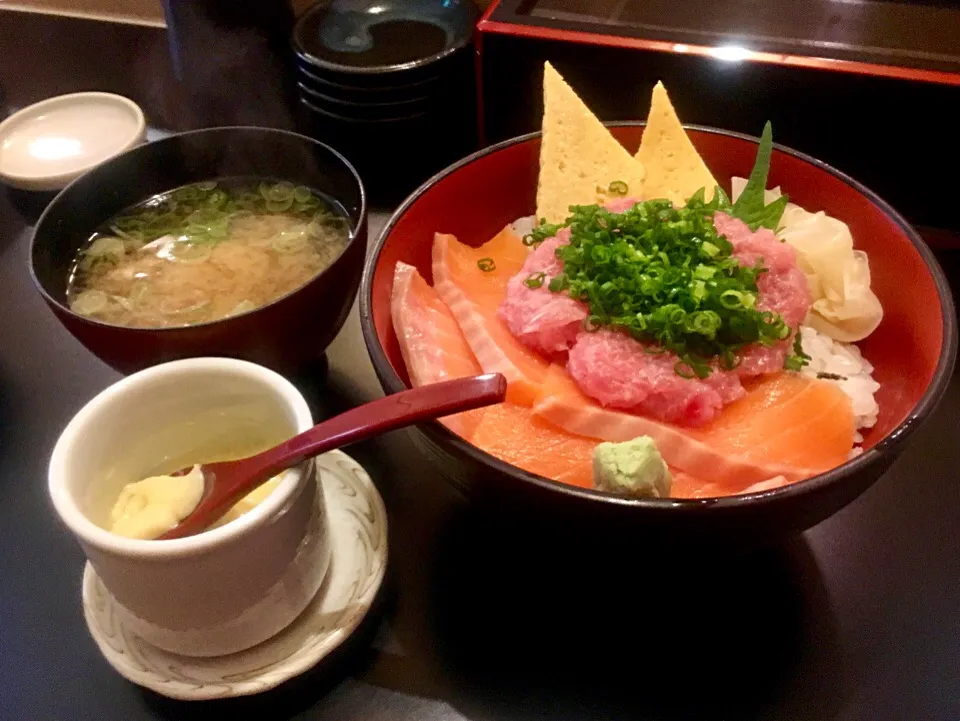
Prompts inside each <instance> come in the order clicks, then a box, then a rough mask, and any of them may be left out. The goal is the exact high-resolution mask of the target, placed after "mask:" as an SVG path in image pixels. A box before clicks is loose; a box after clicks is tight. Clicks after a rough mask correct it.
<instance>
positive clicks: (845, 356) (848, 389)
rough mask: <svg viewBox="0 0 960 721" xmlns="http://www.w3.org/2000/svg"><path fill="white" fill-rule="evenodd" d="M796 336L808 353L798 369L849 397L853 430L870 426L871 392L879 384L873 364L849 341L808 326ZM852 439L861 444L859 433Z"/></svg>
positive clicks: (874, 415) (872, 418)
mask: <svg viewBox="0 0 960 721" xmlns="http://www.w3.org/2000/svg"><path fill="white" fill-rule="evenodd" d="M800 335H801V339H802V341H801V342H802V343H803V352H804V353H806V354H807V355H808V356H810V363H809V364H808V365H806V366H804V368H803V370H802V371H801V372H802V373H803V374H804V375H807V376H810V377H812V378H820V379H822V380H825V381H827V382H829V383H833V384H835V385H836V386H838V387H839V388H840V389H841V390H842V391H843V392H844V393H846V394H847V395H848V396H850V400H851V401H852V403H853V414H854V416H855V417H856V423H857V430H858V431H859V430H860V429H861V428H873V426H874V424H876V422H877V413H879V411H880V407H879V406H878V405H877V401H876V400H875V399H874V397H873V394H874V393H876V392H877V391H878V390H879V389H880V384H879V383H877V382H876V381H875V380H874V379H873V375H872V374H873V366H872V365H870V362H869V361H868V360H867V359H866V358H864V357H863V356H862V355H861V354H860V349H859V348H857V346H855V345H854V344H853V343H841V342H840V341H835V340H833V339H832V338H830V337H829V336H826V335H824V334H823V333H818V332H817V331H816V330H814V329H813V328H810V327H809V326H803V327H802V328H801V329H800ZM824 374H826V376H825V375H824ZM831 376H839V377H837V378H834V377H831ZM854 440H855V442H856V443H861V442H863V436H861V435H860V433H857V434H856V436H855V438H854ZM861 452H862V449H860V448H854V452H853V454H851V455H852V456H853V455H858V454H859V453H861Z"/></svg>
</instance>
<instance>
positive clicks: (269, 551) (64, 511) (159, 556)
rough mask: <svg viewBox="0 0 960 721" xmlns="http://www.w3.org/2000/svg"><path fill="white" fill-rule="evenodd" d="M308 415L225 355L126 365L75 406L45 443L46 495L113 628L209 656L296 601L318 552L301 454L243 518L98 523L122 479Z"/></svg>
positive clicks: (228, 649) (321, 565)
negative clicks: (150, 533) (217, 522)
mask: <svg viewBox="0 0 960 721" xmlns="http://www.w3.org/2000/svg"><path fill="white" fill-rule="evenodd" d="M312 425H313V420H312V418H311V415H310V411H309V409H308V408H307V404H306V401H304V399H303V397H302V396H301V395H300V393H299V392H297V390H296V389H295V388H294V387H293V386H292V385H291V384H290V383H289V382H288V381H286V380H285V379H284V378H282V377H281V376H279V375H277V374H276V373H274V372H272V371H270V370H267V369H266V368H263V367H261V366H257V365H255V364H252V363H247V362H244V361H238V360H233V359H227V358H197V359H188V360H181V361H175V362H172V363H166V364H162V365H158V366H156V367H154V368H150V369H147V370H144V371H141V372H139V373H135V374H133V375H131V376H128V377H127V378H124V379H122V380H120V381H119V382H117V383H115V384H114V385H112V386H110V387H109V388H107V389H106V390H104V391H103V392H102V393H100V394H99V395H98V396H96V397H95V398H94V399H93V400H91V401H90V402H89V403H88V404H87V405H86V406H84V407H83V408H82V409H81V410H80V412H79V413H77V415H76V416H75V417H74V418H73V419H72V420H71V421H70V423H69V424H68V425H67V427H66V429H65V430H64V431H63V433H62V435H61V436H60V438H59V440H58V441H57V444H56V446H55V447H54V450H53V455H52V457H51V460H50V468H49V490H50V496H51V498H52V500H53V506H54V508H55V510H56V512H57V514H58V515H59V516H60V518H61V519H62V521H63V523H64V524H66V526H67V528H68V529H69V530H70V531H71V533H73V535H74V536H75V537H76V539H77V541H78V542H79V544H80V546H81V547H82V548H83V550H84V553H85V554H86V556H87V559H88V560H89V561H90V564H91V565H92V566H93V569H94V570H95V571H96V573H97V574H98V575H99V577H100V579H101V580H102V581H103V584H104V586H105V587H106V588H107V590H108V591H109V592H110V593H111V594H112V595H113V596H114V598H115V599H116V601H117V609H118V611H117V612H118V614H119V616H120V621H121V622H122V623H123V625H124V626H125V627H126V628H127V629H129V630H130V631H132V632H133V633H134V634H136V635H137V636H139V637H140V638H142V639H143V640H145V641H146V642H148V643H150V644H153V645H154V646H157V647H159V648H162V649H165V650H167V651H171V652H173V653H177V654H181V655H185V656H219V655H223V654H228V653H234V652H236V651H241V650H243V649H246V648H250V647H252V646H255V645H256V644H258V643H260V642H262V641H265V640H266V639H268V638H270V637H271V636H273V635H275V634H276V633H278V632H279V631H281V630H282V629H283V628H285V627H286V626H287V625H288V624H289V623H290V622H291V621H293V620H294V619H295V618H296V617H297V616H298V615H299V614H300V612H301V611H303V609H304V608H306V606H307V604H308V603H309V601H310V599H312V598H313V596H314V595H315V594H316V593H317V590H318V589H319V588H320V585H321V584H322V582H323V579H324V576H325V575H326V573H327V570H328V568H329V565H330V553H331V551H330V544H329V541H328V534H327V523H326V512H325V506H324V498H323V494H322V492H321V491H320V490H319V489H318V486H317V483H316V477H315V466H314V464H313V462H312V461H308V462H306V463H304V464H303V465H301V466H298V467H296V468H294V469H291V470H288V471H286V472H284V473H283V474H282V476H281V478H280V482H279V484H278V485H277V487H276V489H275V490H274V491H273V492H272V493H271V494H270V495H268V496H267V497H266V499H264V500H263V501H262V502H261V503H260V504H259V505H257V506H255V507H254V508H253V509H252V510H250V511H249V512H247V513H246V514H244V515H242V516H240V517H239V518H237V519H235V520H233V521H231V522H229V523H226V524H224V525H222V526H220V527H217V528H213V529H211V530H208V531H205V532H203V533H200V534H198V535H195V536H191V537H187V538H182V539H177V540H171V541H153V540H138V539H131V538H125V537H122V536H118V535H115V534H113V533H111V532H109V531H108V530H106V528H107V527H109V524H108V522H107V521H108V519H109V513H110V509H111V508H112V506H113V503H114V502H115V500H116V498H117V496H118V494H119V493H120V489H121V488H122V487H123V486H124V485H125V484H127V483H129V482H132V481H137V480H140V479H142V478H144V477H148V476H151V475H156V474H157V473H169V472H171V471H173V470H175V469H177V468H182V467H185V466H188V465H191V464H192V463H196V462H198V461H203V460H204V459H211V460H216V459H222V458H229V457H231V456H233V457H236V455H237V454H239V455H246V454H247V453H250V452H251V449H253V452H255V451H256V450H259V449H263V448H265V447H268V446H270V445H272V444H274V443H277V442H278V441H279V440H283V439H285V438H288V437H290V436H293V435H295V434H297V433H300V432H302V431H305V430H306V429H308V428H310V427H311V426H312Z"/></svg>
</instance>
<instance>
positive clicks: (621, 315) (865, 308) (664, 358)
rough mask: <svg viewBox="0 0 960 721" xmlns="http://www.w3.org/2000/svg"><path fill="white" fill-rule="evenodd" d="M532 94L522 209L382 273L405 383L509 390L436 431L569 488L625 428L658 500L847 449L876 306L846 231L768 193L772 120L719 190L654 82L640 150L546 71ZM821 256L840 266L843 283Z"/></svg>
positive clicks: (785, 472)
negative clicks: (540, 103)
mask: <svg viewBox="0 0 960 721" xmlns="http://www.w3.org/2000/svg"><path fill="white" fill-rule="evenodd" d="M544 102H545V112H544V134H543V141H542V146H541V173H540V187H539V190H538V197H537V214H536V215H535V216H534V219H533V220H532V221H526V220H520V221H516V222H515V223H514V224H513V226H508V227H506V228H505V229H504V230H503V231H502V232H501V233H500V234H498V235H497V237H495V238H494V239H492V240H491V241H490V242H488V243H486V244H484V245H483V246H480V247H479V248H471V247H468V246H465V245H463V244H461V243H459V241H458V240H457V239H456V238H454V237H453V236H449V235H443V234H440V233H438V234H437V236H436V238H435V241H434V247H433V268H432V270H433V278H434V286H433V287H432V288H431V287H430V286H429V285H427V284H426V283H425V282H424V281H423V280H422V278H419V276H416V270H415V269H413V268H411V267H409V266H405V265H403V264H398V267H397V281H396V283H395V290H394V304H393V307H394V327H395V330H396V332H397V336H398V338H399V339H400V346H401V350H402V352H403V355H404V360H405V362H406V364H407V367H408V370H409V371H410V376H411V380H412V381H413V382H414V384H420V383H422V382H430V381H431V380H439V379H441V378H443V377H449V375H450V373H451V371H452V372H453V373H463V374H468V373H469V372H471V369H478V368H479V369H482V370H483V371H486V372H500V373H503V374H504V375H505V376H506V377H507V379H508V382H509V384H510V392H509V393H508V399H507V403H505V404H504V405H503V407H502V408H501V409H486V410H480V411H474V412H471V413H472V415H471V416H469V417H453V418H449V419H445V420H444V423H446V424H447V425H448V427H450V428H451V430H453V431H454V432H457V433H458V434H460V435H462V436H463V437H464V438H466V439H467V440H468V441H471V442H473V443H474V444H475V445H477V446H478V447H480V448H482V449H484V450H487V451H488V452H491V453H492V454H494V455H496V456H498V457H500V458H501V459H502V460H505V461H507V462H509V463H512V464H514V465H517V466H518V467H521V468H524V469H525V470H528V471H531V472H533V473H538V474H540V475H544V476H547V477H549V478H553V479H554V480H557V481H559V482H564V483H572V484H574V485H580V486H584V485H590V477H589V468H590V467H591V455H592V454H593V452H594V450H595V449H596V446H597V445H598V444H599V443H600V442H614V443H619V442H628V441H633V440H634V439H637V438H640V437H643V438H646V439H647V441H645V442H649V443H655V444H656V447H657V449H658V451H659V453H660V454H661V455H662V458H663V460H664V461H665V462H666V463H667V465H668V466H669V469H670V473H669V474H667V476H666V477H669V478H671V479H672V488H671V489H669V495H670V496H672V497H706V496H718V495H731V494H737V493H745V492H753V491H759V490H766V489H769V488H775V487H777V486H779V485H783V484H785V483H790V482H795V481H798V480H802V479H804V478H807V477H810V476H812V475H815V474H817V473H820V472H823V471H825V470H828V469H829V468H832V467H835V466H836V465H839V464H841V463H843V462H844V461H845V460H846V459H847V458H849V457H850V456H851V454H855V453H856V449H855V443H857V442H859V441H860V437H859V435H858V431H859V429H860V428H864V427H869V426H870V425H872V424H873V423H874V422H875V421H876V413H877V409H876V404H875V402H874V400H873V393H874V392H875V391H876V389H877V387H878V386H877V385H876V384H875V383H874V381H873V379H872V377H871V376H870V373H871V370H872V369H871V368H870V366H869V363H868V362H867V361H866V360H864V359H863V358H862V356H861V355H860V354H859V352H858V351H857V349H856V347H855V346H852V345H851V344H850V341H851V340H860V339H862V337H865V335H866V334H868V333H869V332H872V330H873V329H875V328H876V325H877V324H878V323H879V316H880V314H881V313H882V309H880V307H879V303H878V302H875V301H876V298H875V296H873V294H872V293H871V292H870V290H869V268H868V266H867V265H866V257H865V254H863V253H862V252H861V251H856V250H854V247H853V242H852V238H851V239H850V240H849V242H847V236H848V235H849V231H848V230H847V235H846V236H845V235H843V233H842V232H841V228H842V229H843V230H846V226H845V225H844V224H842V223H840V221H837V220H835V219H833V218H828V217H827V216H825V215H824V214H823V213H809V212H807V211H806V210H804V209H802V208H799V207H798V206H795V205H793V204H790V203H789V199H788V197H787V196H786V195H784V194H781V193H780V192H779V189H774V190H772V191H771V190H768V189H767V188H766V180H767V173H768V169H769V165H770V157H771V153H772V138H771V128H770V126H769V124H768V125H767V127H766V128H765V129H764V133H763V136H762V138H761V143H760V146H759V148H758V153H757V159H756V163H755V167H754V171H753V173H751V176H750V178H749V179H748V180H747V181H745V182H744V181H736V182H735V183H734V184H733V188H732V192H731V193H730V194H728V193H727V192H726V191H725V190H724V189H723V188H722V187H721V186H720V184H719V183H716V181H714V180H713V177H712V175H710V172H709V169H708V168H707V166H706V165H705V164H704V163H703V161H702V159H700V157H699V155H698V154H697V153H696V150H695V149H694V148H693V145H692V143H690V141H689V138H688V137H687V136H686V134H685V132H684V131H683V129H682V126H681V125H680V123H679V120H677V119H676V115H675V113H674V111H673V108H672V106H671V105H670V102H669V98H668V97H667V95H666V91H665V90H663V88H662V86H660V85H658V86H657V89H656V90H655V92H654V99H653V106H652V107H651V112H650V118H649V126H648V129H647V131H646V132H645V133H644V136H643V141H642V143H641V147H640V150H638V151H637V154H636V157H634V156H631V155H630V154H629V153H628V152H627V151H626V150H625V149H623V148H622V147H620V146H619V144H618V143H616V141H614V143H615V144H616V146H615V147H614V145H611V144H610V142H609V140H612V136H609V133H608V131H607V130H606V129H605V128H604V126H603V125H602V124H601V123H600V122H599V121H598V120H597V119H596V118H595V117H594V116H593V115H592V114H591V113H590V112H589V110H588V109H587V108H586V106H585V105H583V103H582V102H581V101H580V100H579V98H577V96H576V94H575V93H573V91H572V90H571V89H570V88H569V86H568V85H566V83H565V82H564V81H563V79H562V78H560V77H559V75H558V74H557V73H556V71H555V70H553V69H552V68H551V67H549V65H548V66H547V69H546V71H545V91H544ZM597 147H598V148H601V149H602V153H598V154H594V155H591V148H597ZM584 159H587V160H584ZM630 163H633V164H635V166H634V165H630ZM614 174H615V175H614ZM563 178H567V179H568V180H569V182H563ZM624 178H629V180H624ZM787 190H789V187H788V188H787ZM524 226H525V229H524V232H523V234H522V235H521V234H520V233H518V232H516V231H515V230H514V228H520V227H524ZM821 229H824V230H823V231H822V232H821ZM438 230H442V229H438ZM821 237H822V238H823V239H824V243H821V244H818V238H821ZM785 241H786V242H785ZM827 241H829V243H827ZM825 247H826V251H827V252H825ZM827 256H829V257H830V260H829V267H827V266H825V263H827V261H825V260H824V259H825V258H826V257H827ZM838 267H839V268H842V269H846V270H847V271H848V272H847V275H846V277H847V278H850V279H852V281H851V282H849V283H847V285H846V286H845V287H841V288H839V289H838V288H837V287H836V285H835V281H834V279H833V277H832V274H833V271H834V270H836V269H837V268H838ZM414 276H416V277H415V280H414ZM412 291H416V292H412ZM435 323H436V324H438V325H437V327H436V328H432V324H435ZM418 349H419V350H418ZM813 368H817V369H821V368H842V369H844V373H846V374H847V375H843V374H841V373H831V372H829V371H826V372H824V371H813V370H812V369H813ZM435 371H436V372H435ZM485 414H490V418H489V421H490V422H489V423H488V422H485V420H487V419H486V417H485ZM478 419H479V420H478ZM508 419H509V421H508ZM594 482H596V479H594ZM598 487H599V488H601V489H602V490H607V491H611V490H613V492H622V493H631V494H644V493H646V492H647V490H649V488H651V487H652V486H651V485H650V484H645V483H644V484H639V483H638V484H634V485H629V484H621V485H619V486H610V484H606V485H604V484H600V486H598ZM617 489H620V490H617ZM624 489H626V490H624ZM631 489H632V490H631ZM644 489H647V490H644ZM663 490H664V489H662V488H659V487H658V488H657V493H656V494H655V495H658V496H662V495H664V493H663Z"/></svg>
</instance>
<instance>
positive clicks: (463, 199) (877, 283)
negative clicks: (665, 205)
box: [370, 124, 952, 448]
mask: <svg viewBox="0 0 960 721" xmlns="http://www.w3.org/2000/svg"><path fill="white" fill-rule="evenodd" d="M611 130H612V132H613V133H614V135H615V136H616V137H617V138H618V139H619V140H620V142H621V143H622V144H623V145H624V146H625V147H626V148H628V149H630V150H634V149H636V148H637V147H638V146H639V144H640V137H641V135H642V133H643V128H642V126H640V125H638V124H632V125H619V126H614V127H612V128H611ZM689 134H690V138H691V140H692V141H693V143H694V145H695V146H696V147H697V150H698V151H699V152H700V154H701V155H702V156H703V158H704V160H705V161H706V163H707V165H709V167H710V169H711V170H712V171H713V173H714V176H715V177H716V178H717V179H718V181H719V182H720V183H721V184H722V185H724V186H725V187H726V189H727V191H729V190H730V178H731V177H733V176H740V177H746V176H747V175H748V174H749V172H750V169H751V168H752V166H753V162H754V158H755V155H756V140H754V139H751V138H747V137H743V136H737V135H733V134H729V133H725V132H720V131H713V130H708V129H700V130H696V129H693V130H690V133H689ZM539 152H540V140H539V137H531V138H527V139H525V140H521V141H519V142H515V143H513V144H505V146H504V147H500V148H499V149H496V150H494V151H493V152H489V153H487V154H481V155H479V156H478V157H475V158H474V159H472V160H469V161H467V162H465V163H464V164H462V165H460V166H459V167H457V168H456V169H455V170H453V171H452V172H449V173H448V174H445V175H444V174H441V176H440V177H439V178H438V179H436V180H435V181H434V182H432V184H428V186H426V189H425V190H423V191H422V192H420V193H419V194H416V195H415V196H414V197H413V199H412V201H410V202H408V205H407V206H406V207H405V208H404V209H402V210H401V211H400V212H399V213H398V215H397V216H395V217H394V221H393V225H392V227H390V228H388V234H387V236H386V238H384V239H383V244H382V248H381V249H380V252H379V254H378V256H377V257H376V261H375V262H376V266H375V268H374V270H373V279H372V284H371V286H370V293H371V297H370V315H371V317H372V322H373V326H374V330H375V333H376V336H377V339H378V340H379V343H380V345H381V347H382V349H383V351H384V353H385V355H386V358H387V359H388V361H389V363H390V365H391V367H392V369H393V370H394V372H395V373H396V374H397V376H398V377H399V378H400V379H401V380H402V382H403V383H404V384H406V385H409V379H408V378H407V374H406V370H405V369H404V364H403V359H402V357H401V355H400V348H399V346H398V344H397V339H396V336H395V335H394V332H393V327H392V323H391V319H390V291H391V285H392V279H393V269H394V266H395V265H396V263H397V261H404V262H406V263H409V264H411V265H414V266H416V267H417V268H418V269H419V270H420V273H421V274H422V275H423V276H424V277H425V278H427V279H428V280H431V281H432V277H431V271H430V251H431V243H432V241H433V234H434V233H436V232H443V233H452V234H453V235H455V236H457V238H459V239H460V240H461V241H462V242H465V243H468V244H470V245H480V244H482V243H484V242H485V241H487V240H488V239H490V238H491V237H493V235H495V234H496V233H497V232H498V231H499V230H501V229H502V228H503V226H504V225H506V224H507V223H510V222H512V221H513V220H516V219H517V218H520V217H523V216H527V215H532V214H533V212H534V207H535V198H536V188H537V175H538V172H539ZM769 185H770V186H771V187H773V186H777V185H780V186H781V187H782V189H783V191H784V192H785V193H787V194H788V195H789V196H790V199H791V200H792V201H793V202H796V203H797V204H799V205H801V206H802V207H804V208H805V209H807V210H810V211H818V210H823V211H825V212H826V213H827V214H828V215H830V216H833V217H835V218H838V219H840V220H842V221H843V222H845V223H846V224H847V225H848V226H849V227H850V230H851V231H852V233H853V237H854V243H855V246H856V247H857V248H859V249H862V250H865V251H866V252H867V253H868V255H869V258H870V270H871V274H872V287H873V290H874V292H875V293H876V294H877V296H878V297H879V299H880V302H881V303H882V304H883V309H884V317H883V322H882V323H881V324H880V327H879V328H878V329H877V330H876V331H875V332H874V333H873V334H872V335H871V336H870V337H869V338H867V339H866V340H864V341H862V342H861V343H860V344H859V346H860V349H861V350H862V352H863V354H864V356H865V357H866V358H867V360H869V361H870V362H871V363H872V364H873V365H874V367H875V371H874V378H875V379H876V380H877V381H878V382H879V383H880V384H881V388H880V390H879V391H878V393H877V396H876V397H877V401H878V403H879V405H880V415H879V418H878V421H877V424H876V426H875V427H874V428H873V429H872V430H871V431H870V432H868V433H866V434H865V442H864V446H865V447H867V448H870V447H873V446H874V445H876V444H877V443H878V442H879V441H880V440H882V439H883V438H884V437H886V436H887V435H888V434H890V432H891V431H893V430H894V429H895V428H897V426H899V425H900V424H901V423H903V422H904V421H905V420H906V419H907V418H908V417H909V416H910V415H911V413H912V412H913V411H914V409H915V408H916V407H917V405H918V403H920V401H921V398H922V396H923V395H924V393H925V391H926V390H927V388H928V387H929V385H930V383H931V381H932V379H933V377H934V374H935V373H936V370H937V366H938V363H939V362H940V360H941V356H942V355H943V353H944V347H945V340H946V339H945V334H944V329H945V327H946V325H945V322H944V320H945V318H944V314H945V313H947V312H949V311H948V310H947V308H948V306H945V305H944V304H947V303H950V302H951V301H950V297H949V291H948V290H946V288H947V286H946V283H945V281H943V278H942V274H941V273H940V271H939V269H936V270H932V268H936V265H935V262H934V261H932V256H930V254H929V251H928V250H926V248H925V246H923V244H922V242H921V241H920V240H919V238H918V237H917V235H916V233H915V232H914V231H913V230H912V229H910V227H909V226H908V225H907V224H906V222H905V221H904V220H903V219H902V218H900V217H899V216H898V215H897V214H896V213H895V212H894V211H892V210H891V209H890V208H889V207H888V206H886V204H885V203H883V201H881V200H880V199H879V198H876V196H873V194H872V193H870V191H867V190H866V189H864V188H862V187H859V186H858V184H856V183H855V181H852V180H850V179H849V178H846V177H845V176H843V175H842V174H841V173H838V172H837V171H835V170H833V169H831V168H829V167H828V166H826V165H824V164H822V163H819V162H818V161H815V160H813V159H812V158H808V157H805V156H802V155H801V154H798V153H795V152H794V151H789V150H786V149H777V150H776V151H775V152H774V154H773V159H772V163H771V169H770V182H769ZM871 196H872V197H871ZM921 248H923V252H921V250H920V249H921ZM924 254H926V255H927V256H928V258H930V261H929V263H928V260H927V259H925V258H924ZM938 279H939V283H940V284H941V288H942V289H943V293H944V294H945V295H944V298H943V303H942V302H941V294H940V292H938V287H937V286H938ZM951 327H952V326H951Z"/></svg>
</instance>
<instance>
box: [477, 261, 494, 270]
mask: <svg viewBox="0 0 960 721" xmlns="http://www.w3.org/2000/svg"><path fill="white" fill-rule="evenodd" d="M477 267H478V268H479V269H480V270H482V271H483V272H484V273H489V272H490V271H492V270H496V269H497V264H496V263H495V262H494V261H493V258H481V259H480V260H478V261H477Z"/></svg>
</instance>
